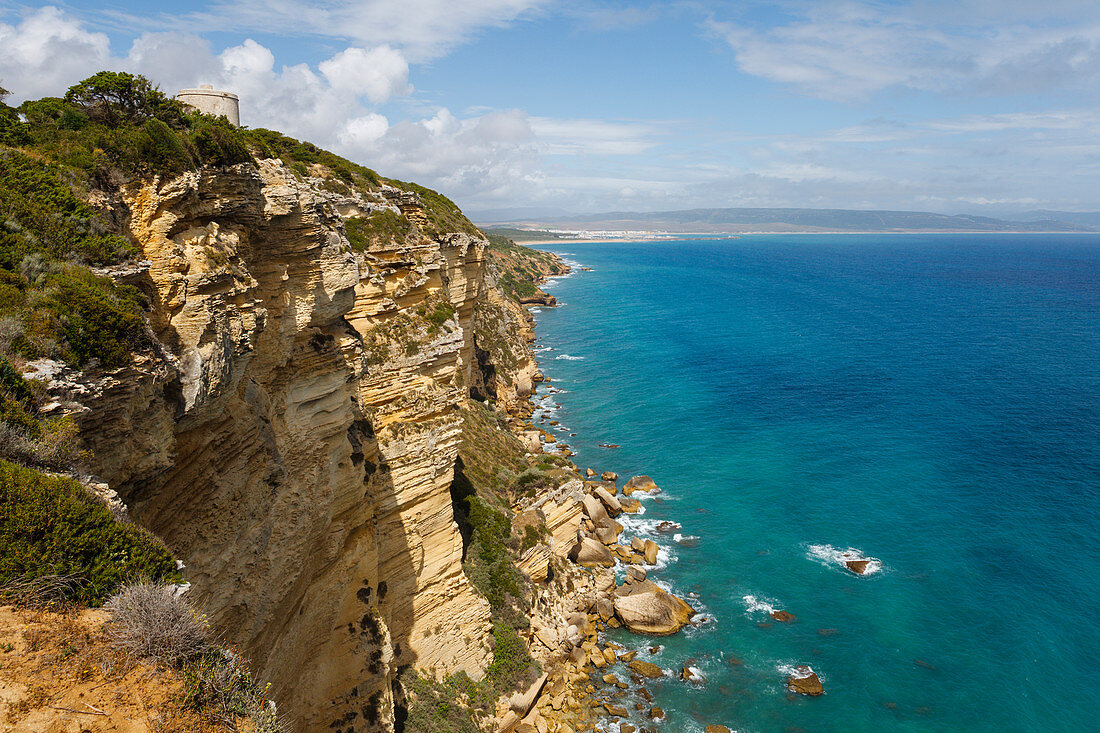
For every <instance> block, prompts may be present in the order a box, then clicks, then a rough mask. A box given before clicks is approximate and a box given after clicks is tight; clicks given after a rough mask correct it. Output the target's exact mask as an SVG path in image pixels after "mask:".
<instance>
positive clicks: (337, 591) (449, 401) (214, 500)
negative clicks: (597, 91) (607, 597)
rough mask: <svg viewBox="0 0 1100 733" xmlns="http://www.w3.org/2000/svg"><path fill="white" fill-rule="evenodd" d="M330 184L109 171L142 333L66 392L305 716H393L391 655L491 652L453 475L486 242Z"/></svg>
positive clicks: (406, 205) (302, 720)
mask: <svg viewBox="0 0 1100 733" xmlns="http://www.w3.org/2000/svg"><path fill="white" fill-rule="evenodd" d="M347 189H348V187H346V186H343V187H341V186H329V185H324V182H323V181H321V180H320V179H318V178H308V177H305V178H302V177H299V176H297V175H295V174H293V173H292V172H290V171H289V170H288V169H287V168H286V167H284V165H283V164H282V163H281V162H280V161H278V160H266V161H262V162H261V163H260V164H259V165H258V166H253V165H241V166H237V167H234V168H231V169H221V170H217V171H210V170H206V171H203V172H199V173H188V174H184V175H182V176H180V177H178V178H175V179H172V180H167V181H165V180H154V181H151V182H145V183H143V184H141V185H135V186H133V187H131V188H129V189H126V190H125V192H124V195H123V196H122V201H121V202H119V206H120V207H122V208H124V209H125V210H126V211H128V216H129V228H130V231H131V233H132V235H133V238H134V240H135V241H136V242H137V244H138V245H139V246H140V248H141V250H142V252H143V255H144V258H145V260H146V263H145V264H144V265H143V267H141V268H137V269H136V270H134V271H133V272H130V273H128V274H127V278H128V281H129V282H132V283H134V284H135V285H137V286H138V287H140V288H142V289H143V290H144V291H145V292H146V294H147V296H148V298H149V300H150V302H151V309H150V325H151V328H152V331H153V333H152V336H154V337H155V338H154V340H153V343H154V348H153V349H150V350H149V351H148V352H147V353H143V354H140V355H139V356H138V357H137V358H136V359H135V361H134V363H133V364H132V365H131V366H129V367H127V368H126V369H123V370H119V371H118V372H115V373H113V374H109V375H102V376H100V377H99V378H98V379H97V380H95V381H94V384H92V386H90V387H87V388H83V389H84V394H82V395H76V397H78V398H79V401H80V402H81V404H82V405H83V407H84V408H86V409H85V411H83V412H82V413H81V414H80V417H79V419H80V421H81V429H82V435H83V437H84V441H85V443H86V446H87V447H88V448H89V449H91V450H92V451H93V453H94V459H93V461H92V466H91V468H93V470H94V471H95V472H96V473H97V474H99V475H100V476H102V477H103V478H104V479H105V480H107V481H108V482H109V483H110V485H111V486H112V487H113V488H115V489H116V490H117V491H118V492H119V494H120V495H121V496H122V498H123V499H124V500H125V501H126V503H127V504H128V505H129V508H130V512H131V514H132V515H133V516H134V517H135V519H136V520H137V521H139V522H140V523H141V524H143V525H145V526H147V527H149V528H150V529H152V530H153V531H155V532H157V533H158V534H159V535H160V536H161V537H163V538H164V540H165V541H166V542H167V544H168V546H169V547H170V548H171V549H172V550H173V552H174V553H175V554H176V556H177V557H179V558H180V559H181V560H183V561H184V562H185V563H186V565H187V571H186V574H187V578H188V580H190V581H191V582H192V584H193V590H192V593H193V594H194V600H195V601H197V602H198V603H199V604H201V605H202V606H203V607H204V609H205V612H206V613H207V614H208V615H209V616H210V618H211V621H212V623H213V625H214V626H215V627H216V628H218V629H221V630H224V633H225V634H226V635H227V636H228V638H227V639H226V640H225V641H226V642H228V643H233V644H237V645H239V646H240V647H241V648H242V649H243V650H244V651H245V652H246V653H247V654H248V655H249V656H250V657H251V658H252V660H253V664H254V666H255V668H256V669H257V671H258V672H259V674H260V675H261V676H262V677H263V678H265V679H267V680H269V681H271V682H272V683H273V690H272V694H273V696H274V698H275V699H276V700H278V701H279V703H280V707H281V710H282V711H284V712H285V713H287V714H288V716H289V717H290V719H291V720H292V721H294V723H295V724H296V727H297V728H298V729H300V730H307V729H309V730H312V729H320V728H324V729H328V728H330V726H331V727H332V729H333V730H348V731H350V730H355V731H360V730H389V729H392V724H393V714H392V708H393V695H392V692H391V685H392V683H393V680H394V677H395V674H396V672H397V670H398V668H399V667H403V666H405V665H413V666H415V667H417V668H418V669H421V670H426V671H429V672H434V673H436V674H438V675H442V674H445V673H450V672H455V671H458V670H464V671H466V672H467V673H469V674H470V675H471V676H473V677H475V678H479V677H480V676H481V675H482V674H483V672H484V669H485V667H486V665H487V664H488V661H489V659H490V652H489V650H488V646H487V643H486V639H487V637H488V636H489V630H490V624H489V608H488V604H487V603H486V602H485V601H484V600H483V599H482V598H481V597H480V596H478V595H477V594H476V593H475V592H474V591H473V590H472V588H471V586H470V584H469V582H468V581H467V579H466V577H465V575H464V574H463V573H462V568H461V560H462V538H461V536H460V534H459V531H458V528H457V525H456V524H455V522H454V516H453V511H452V507H451V501H450V495H449V491H448V487H449V485H450V483H451V480H452V476H453V468H454V464H455V457H456V455H457V450H458V439H459V434H460V428H461V425H460V417H459V415H458V412H457V407H456V406H457V404H458V403H459V402H460V400H461V399H462V398H463V397H464V396H465V394H466V392H467V391H468V390H469V385H470V382H471V378H472V371H473V366H474V364H475V358H476V354H475V350H474V339H473V338H472V333H473V328H472V318H473V312H474V302H475V299H476V298H477V296H478V293H479V290H480V289H481V287H482V283H483V280H482V270H483V266H484V262H483V258H484V248H485V242H484V240H482V239H480V237H478V236H477V235H476V233H475V232H476V230H473V231H455V232H445V231H439V230H438V228H437V227H429V226H428V225H427V224H428V218H427V216H426V214H425V212H424V211H423V209H422V207H421V205H420V201H419V198H418V197H417V195H416V194H415V193H412V192H410V191H404V190H399V189H396V188H392V187H388V186H386V185H382V186H380V187H379V188H378V190H374V191H362V190H359V191H356V190H347ZM375 215H385V216H387V217H389V219H390V220H394V221H397V222H398V224H399V227H398V229H397V231H396V232H390V233H388V234H386V235H385V236H370V237H367V238H366V239H365V240H363V241H360V242H359V243H358V244H359V246H358V247H354V248H353V247H352V246H351V245H350V244H349V240H348V237H347V235H346V232H345V222H346V221H347V220H349V219H357V220H359V221H363V220H366V219H368V218H369V217H372V216H375ZM470 229H472V227H471V228H470ZM429 231H430V235H429V234H428V233H427V232H429ZM89 384H91V382H90V381H89Z"/></svg>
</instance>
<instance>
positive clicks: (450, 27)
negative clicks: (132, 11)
mask: <svg viewBox="0 0 1100 733" xmlns="http://www.w3.org/2000/svg"><path fill="white" fill-rule="evenodd" d="M546 4H548V0H459V1H458V2H456V1H455V0H402V1H401V2H397V1H396V0H304V1H303V0H222V1H221V2H217V3H215V4H214V6H213V8H212V9H211V10H206V11H200V12H195V13H191V14H188V15H185V16H183V18H182V19H179V20H182V21H183V22H185V23H188V24H189V25H191V26H192V27H193V28H192V29H198V28H210V27H213V28H233V29H235V30H237V31H238V32H249V31H253V32H257V33H261V32H262V33H283V34H288V35H296V36H298V35H304V34H310V35H317V36H323V37H327V38H337V39H349V40H351V41H353V42H354V43H356V44H357V45H360V46H380V45H383V44H388V45H390V46H393V47H395V48H398V49H400V50H401V51H402V53H403V54H404V56H405V58H408V59H412V60H415V61H422V60H425V59H429V58H435V57H438V56H441V55H442V54H444V53H445V52H446V51H447V50H449V49H450V48H453V47H454V46H456V45H458V44H460V43H463V42H465V41H467V40H469V39H470V38H471V37H473V36H474V35H476V34H477V33H478V32H479V31H481V30H482V29H485V28H493V27H502V26H505V25H507V24H509V23H511V22H513V21H515V20H517V19H519V18H522V17H525V16H526V15H528V14H530V13H531V11H534V10H537V9H538V8H539V7H540V6H543V5H546ZM145 20H147V21H148V20H150V19H145ZM172 22H178V21H177V20H176V19H173V21H172Z"/></svg>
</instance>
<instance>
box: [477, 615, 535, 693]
mask: <svg viewBox="0 0 1100 733" xmlns="http://www.w3.org/2000/svg"><path fill="white" fill-rule="evenodd" d="M493 645H494V646H493V663H492V664H490V665H489V668H488V669H486V670H485V679H486V680H488V681H489V683H490V684H491V685H492V686H493V689H494V690H495V691H496V692H497V693H500V694H502V693H505V692H509V691H511V690H516V689H521V688H523V687H524V686H526V685H529V684H531V683H532V682H534V681H535V679H536V678H537V677H538V675H539V674H540V673H541V672H542V669H541V667H540V666H539V663H538V662H536V661H535V659H534V657H532V656H531V653H530V652H528V651H527V644H525V643H524V641H523V639H522V638H521V637H520V635H519V634H517V633H516V631H515V629H513V628H512V627H511V626H509V625H508V624H505V623H500V622H498V623H496V624H494V625H493Z"/></svg>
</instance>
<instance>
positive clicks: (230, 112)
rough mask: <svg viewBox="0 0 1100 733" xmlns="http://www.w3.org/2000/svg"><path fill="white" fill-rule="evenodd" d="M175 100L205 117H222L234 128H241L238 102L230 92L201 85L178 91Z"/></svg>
mask: <svg viewBox="0 0 1100 733" xmlns="http://www.w3.org/2000/svg"><path fill="white" fill-rule="evenodd" d="M176 99H177V100H178V101H179V102H181V103H183V104H186V105H187V106H188V107H194V108H195V109H197V110H198V111H199V112H202V113H203V114H205V115H214V116H215V117H221V116H222V115H224V116H225V117H226V119H228V120H229V122H230V123H232V125H233V126H234V127H240V126H241V105H240V100H238V99H237V95H236V94H233V93H232V92H223V91H219V90H217V89H215V88H214V87H212V86H210V85H209V84H202V85H200V86H199V88H198V89H180V90H179V92H178V93H177V94H176Z"/></svg>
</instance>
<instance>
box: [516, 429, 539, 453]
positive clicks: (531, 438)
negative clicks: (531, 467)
mask: <svg viewBox="0 0 1100 733" xmlns="http://www.w3.org/2000/svg"><path fill="white" fill-rule="evenodd" d="M520 441H521V442H522V443H523V447H524V448H525V449H526V450H527V452H528V453H541V452H542V441H541V440H539V433H538V432H537V431H534V430H527V431H525V432H524V433H523V435H522V436H520Z"/></svg>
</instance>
